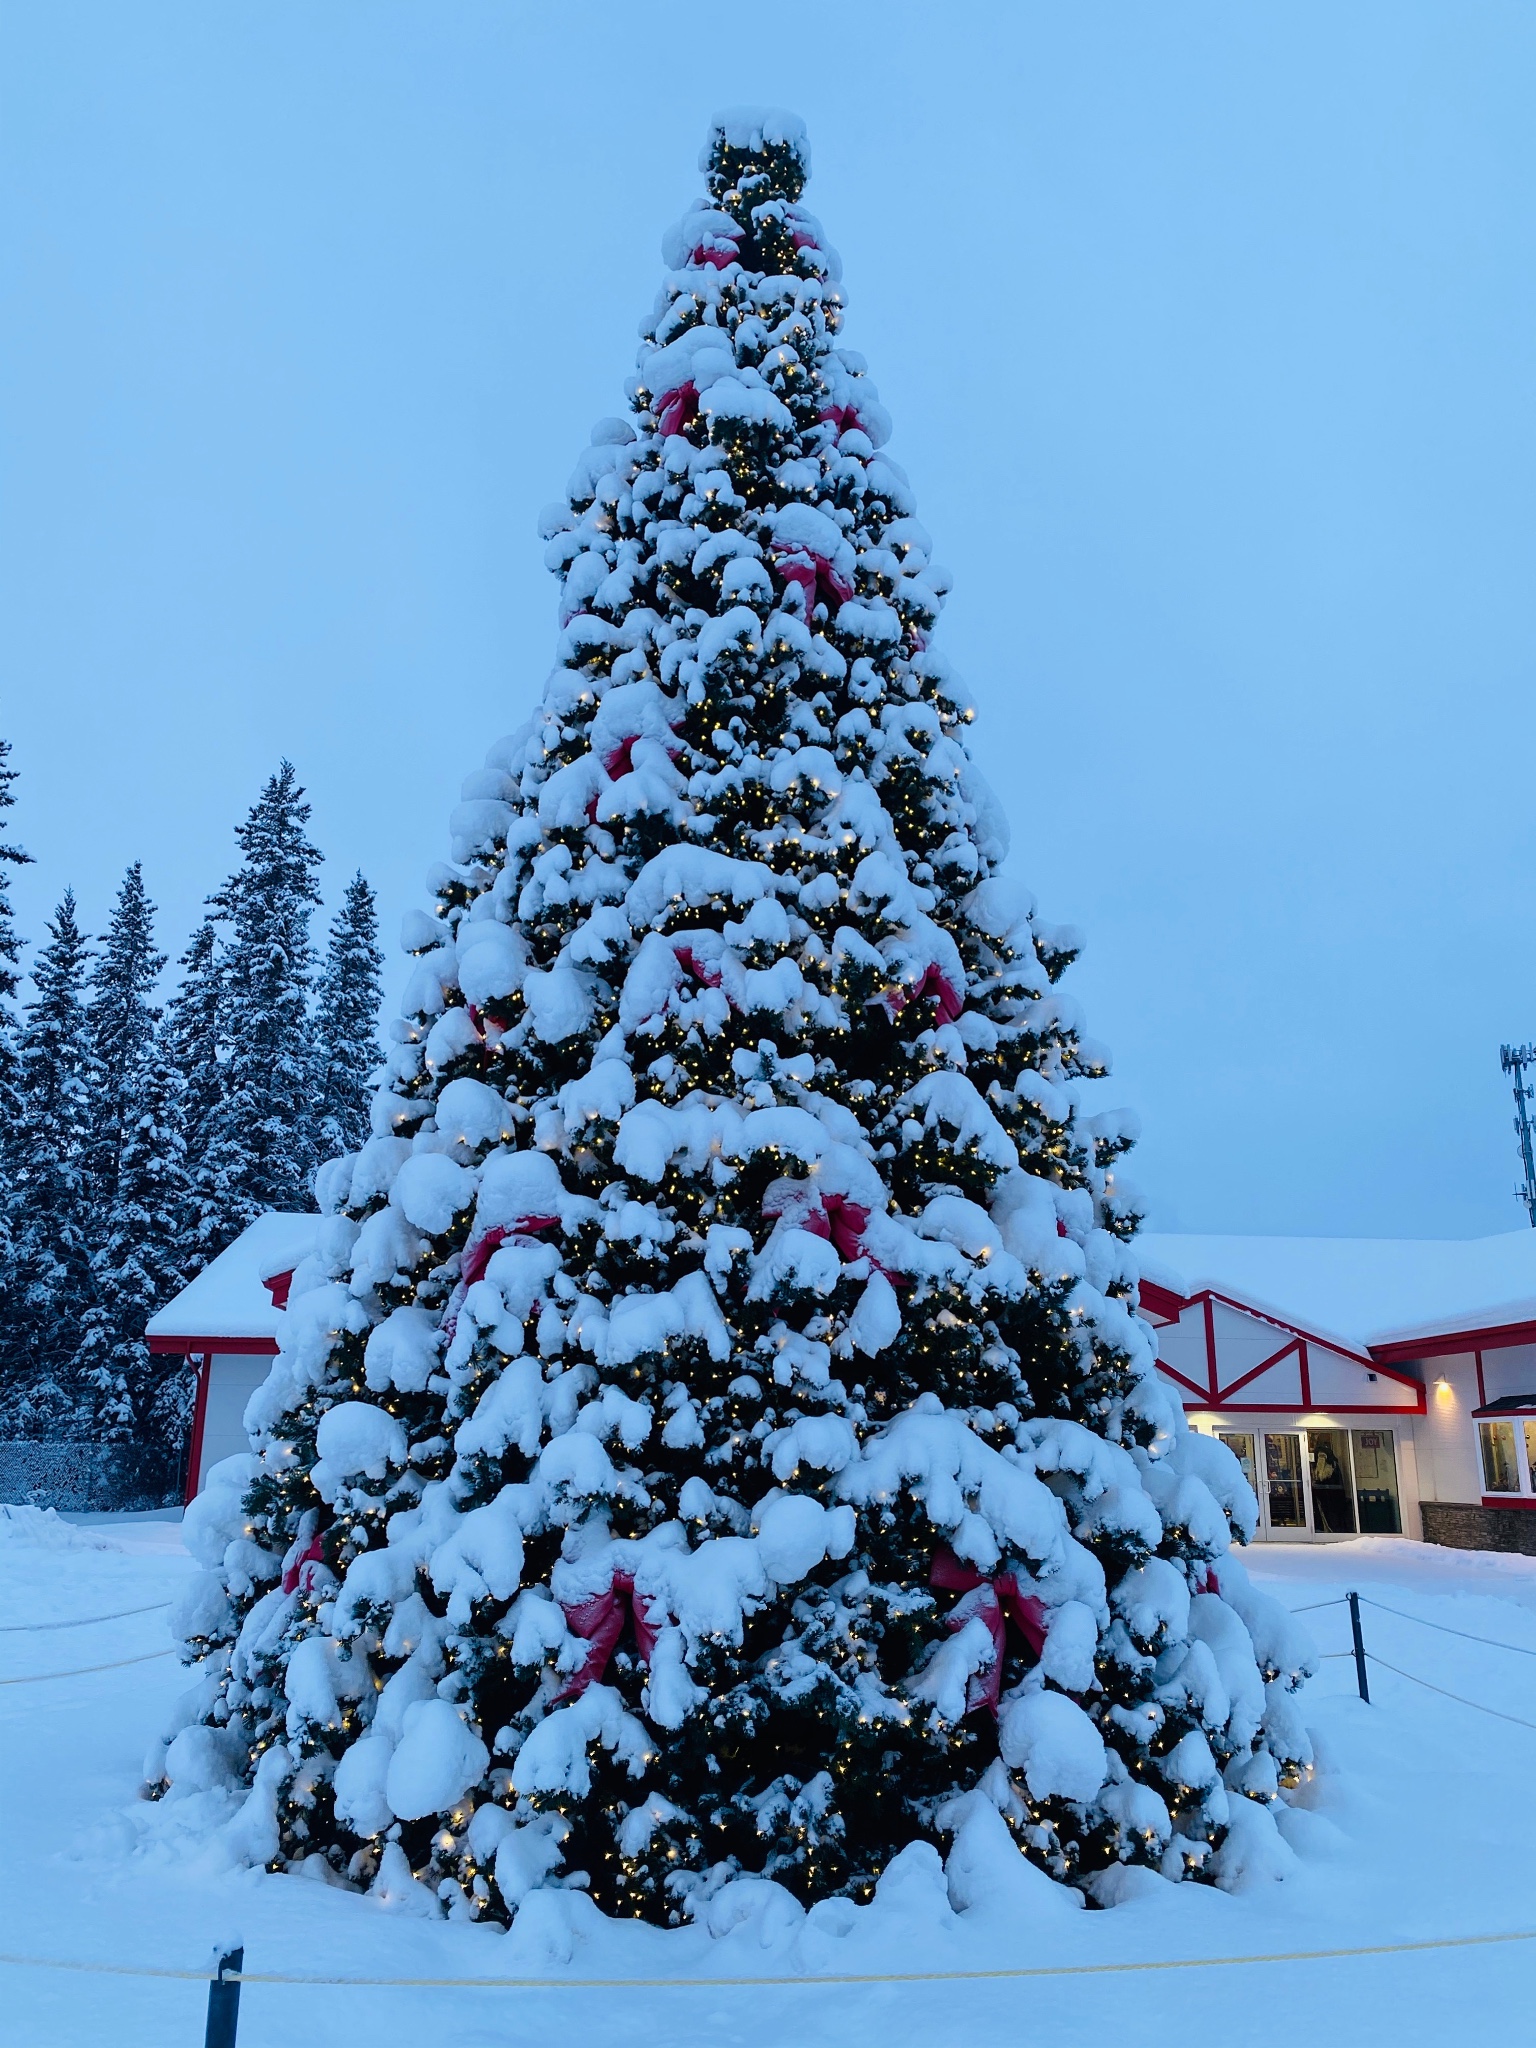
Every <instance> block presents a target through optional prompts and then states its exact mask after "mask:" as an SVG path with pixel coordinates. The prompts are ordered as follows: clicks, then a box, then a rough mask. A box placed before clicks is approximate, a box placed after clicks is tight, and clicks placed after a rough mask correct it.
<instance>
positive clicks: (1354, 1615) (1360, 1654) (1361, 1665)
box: [231, 1593, 1371, 2039]
mask: <svg viewBox="0 0 1536 2048" xmlns="http://www.w3.org/2000/svg"><path fill="white" fill-rule="evenodd" d="M1345 1598H1346V1599H1347V1600H1348V1602H1349V1632H1350V1634H1351V1635H1352V1636H1353V1637H1354V1639H1355V1679H1356V1682H1357V1683H1358V1684H1359V1687H1360V1697H1361V1699H1363V1700H1364V1701H1365V1703H1366V1705H1367V1706H1369V1705H1370V1703H1371V1688H1370V1686H1369V1684H1368V1683H1367V1681H1366V1676H1365V1638H1364V1636H1363V1635H1361V1633H1360V1595H1359V1594H1358V1593H1347V1594H1346V1595H1345ZM231 2039H233V2036H231Z"/></svg>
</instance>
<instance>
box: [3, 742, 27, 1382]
mask: <svg viewBox="0 0 1536 2048" xmlns="http://www.w3.org/2000/svg"><path fill="white" fill-rule="evenodd" d="M10 753H11V743H10V741H9V740H4V739H0V1389H3V1387H4V1385H5V1383H6V1381H7V1380H8V1379H9V1378H10V1376H11V1374H12V1372H13V1370H15V1369H16V1358H15V1342H16V1340H15V1336H14V1332H13V1328H12V1315H11V1309H12V1302H13V1298H14V1288H15V1280H16V1268H15V1253H14V1243H13V1234H14V1230H15V1224H16V1194H15V1185H16V1161H15V1156H14V1140H15V1134H16V1124H17V1120H18V1117H19V1114H20V1094H19V1082H18V1074H17V1059H18V1051H17V1033H18V1024H17V1016H16V994H17V990H18V989H19V987H20V985H21V941H20V940H19V938H18V937H17V935H16V920H15V916H14V914H13V912H12V909H11V892H10V880H11V878H10V872H9V870H10V869H11V868H13V867H24V866H27V865H28V864H29V863H30V861H31V858H32V856H31V855H30V854H28V853H24V852H23V851H22V849H21V848H20V847H19V846H18V845H17V844H16V842H15V841H14V840H13V839H12V838H11V837H10V834H9V832H8V831H7V830H6V829H5V814H6V812H7V811H8V810H10V809H11V808H12V806H13V805H14V804H15V802H16V798H15V796H14V794H13V793H12V787H11V785H12V784H13V783H14V782H15V780H16V770H15V769H14V768H12V767H11V765H10ZM4 1398H5V1397H4V1393H3V1391H0V1408H3V1404H4Z"/></svg>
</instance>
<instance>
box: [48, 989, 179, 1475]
mask: <svg viewBox="0 0 1536 2048" xmlns="http://www.w3.org/2000/svg"><path fill="white" fill-rule="evenodd" d="M184 1095H185V1088H184V1085H183V1083H182V1079H181V1076H180V1074H179V1073H178V1072H177V1070H176V1067H175V1065H174V1063H173V1062H172V1061H171V1060H170V1059H169V1058H168V1056H167V1053H166V1049H165V1046H164V1042H163V1039H162V1036H161V1033H160V1032H159V1031H157V1030H154V1029H151V1031H150V1032H149V1034H148V1036H147V1037H145V1038H141V1039H140V1040H139V1041H138V1042H137V1047H136V1050H135V1052H134V1054H133V1056H132V1063H131V1065H130V1066H129V1067H128V1068H127V1070H126V1071H125V1072H124V1073H123V1075H122V1080H121V1095H120V1100H121V1102H122V1106H123V1116H122V1140H121V1144H120V1146H119V1149H118V1152H117V1157H116V1162H115V1164H116V1171H115V1173H114V1177H113V1186H112V1193H111V1196H110V1199H109V1200H108V1201H107V1203H106V1205H105V1207H104V1208H103V1209H101V1210H100V1211H98V1212H95V1213H94V1222H95V1237H94V1241H93V1243H92V1246H91V1287H92V1297H93V1299H92V1303H91V1307H90V1309H89V1310H88V1311H87V1313H86V1316H85V1320H84V1325H83V1336H82V1341H81V1345H80V1351H79V1355H78V1358H77V1361H76V1373H77V1377H78V1380H79V1382H80V1384H81V1385H82V1387H83V1388H85V1389H86V1390H87V1393H88V1397H89V1399H90V1401H91V1403H92V1406H93V1409H94V1412H95V1416H96V1422H97V1428H98V1431H99V1433H100V1434H101V1435H102V1436H103V1437H104V1438H107V1439H120V1440H124V1441H132V1442H138V1443H144V1444H160V1445H171V1444H174V1443H176V1442H177V1441H178V1440H179V1439H180V1438H181V1436H182V1434H183V1433H184V1430H185V1425H186V1420H187V1418H186V1414H185V1408H186V1402H185V1399H184V1398H183V1397H184V1393H185V1389H184V1387H183V1385H182V1381H183V1373H182V1362H181V1361H180V1360H178V1359H169V1358H157V1357H153V1356H152V1355H151V1354H150V1351H149V1347H148V1345H147V1343H146V1342H145V1337H144V1326H145V1324H146V1323H147V1322H148V1320H149V1318H150V1317H151V1316H152V1315H153V1314H154V1312H155V1310H156V1309H157V1308H162V1307H163V1306H164V1305H165V1303H166V1302H167V1301H169V1300H170V1298H171V1296H172V1295H173V1294H175V1293H176V1291H177V1290H178V1288H179V1287H180V1286H181V1284H182V1271H181V1261H182V1257H183V1253H184V1246H185V1240H186V1232H187V1214H186V1212H187V1206H188V1194H189V1190H188V1185H187V1164H186V1132H185V1128H184V1123H183V1112H182V1102H183V1097H184Z"/></svg>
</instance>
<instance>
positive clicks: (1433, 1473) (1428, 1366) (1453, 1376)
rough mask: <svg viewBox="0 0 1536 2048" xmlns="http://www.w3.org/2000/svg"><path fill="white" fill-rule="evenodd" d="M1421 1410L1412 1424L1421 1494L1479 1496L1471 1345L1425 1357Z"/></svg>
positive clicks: (1480, 1483)
mask: <svg viewBox="0 0 1536 2048" xmlns="http://www.w3.org/2000/svg"><path fill="white" fill-rule="evenodd" d="M1422 1370H1423V1374H1424V1405H1425V1413H1424V1414H1423V1415H1420V1416H1419V1417H1417V1419H1416V1420H1415V1422H1414V1425H1413V1438H1414V1448H1415V1451H1416V1453H1417V1458H1418V1468H1419V1498H1420V1499H1421V1500H1448V1501H1473V1502H1476V1501H1480V1500H1481V1499H1482V1497H1483V1480H1482V1474H1481V1473H1480V1472H1479V1470H1478V1465H1477V1425H1476V1423H1474V1422H1473V1420H1472V1411H1473V1409H1474V1408H1476V1407H1477V1405H1478V1393H1477V1358H1476V1356H1475V1354H1474V1353H1472V1352H1470V1351H1464V1352H1458V1353H1455V1354H1454V1355H1452V1356H1449V1357H1444V1358H1426V1359H1425V1360H1424V1361H1423V1366H1422Z"/></svg>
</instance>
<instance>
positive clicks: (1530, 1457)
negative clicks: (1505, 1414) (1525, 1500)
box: [1525, 1422, 1536, 1493]
mask: <svg viewBox="0 0 1536 2048" xmlns="http://www.w3.org/2000/svg"><path fill="white" fill-rule="evenodd" d="M1525 1469H1526V1471H1527V1473H1528V1474H1529V1475H1530V1481H1531V1491H1532V1493H1536V1422H1528V1423H1527V1424H1526V1425H1525Z"/></svg>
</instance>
